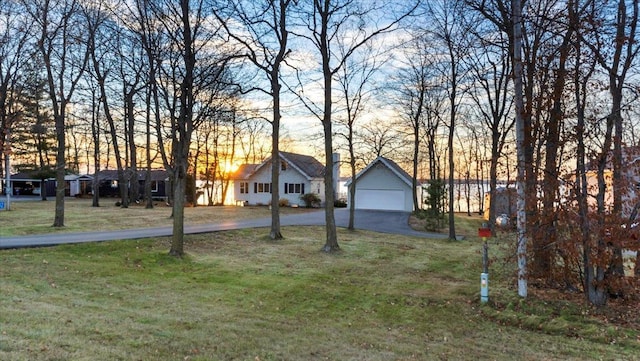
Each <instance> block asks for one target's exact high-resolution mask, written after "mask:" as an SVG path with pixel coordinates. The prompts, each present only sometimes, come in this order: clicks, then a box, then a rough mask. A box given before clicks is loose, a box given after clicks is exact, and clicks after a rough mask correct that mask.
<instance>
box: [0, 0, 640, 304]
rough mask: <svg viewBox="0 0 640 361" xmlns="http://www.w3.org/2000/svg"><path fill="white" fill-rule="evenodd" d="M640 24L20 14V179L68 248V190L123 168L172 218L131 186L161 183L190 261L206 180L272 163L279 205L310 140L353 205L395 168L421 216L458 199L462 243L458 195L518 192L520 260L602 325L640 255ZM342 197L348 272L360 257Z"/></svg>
mask: <svg viewBox="0 0 640 361" xmlns="http://www.w3.org/2000/svg"><path fill="white" fill-rule="evenodd" d="M520 14H521V16H520ZM637 20H638V2H637V1H629V0H627V1H625V0H598V1H596V0H563V1H559V0H535V1H534V0H522V1H507V0H453V1H444V0H442V1H441V0H436V1H424V0H423V1H421V0H416V1H409V2H407V1H378V0H368V1H365V0H309V1H294V0H259V1H241V0H225V1H222V0H192V1H188V0H181V1H169V0H134V1H118V0H112V1H102V2H93V1H83V0H45V1H34V0H7V1H3V2H2V4H1V5H0V121H1V126H2V132H1V133H0V147H1V148H0V149H1V150H2V153H3V154H5V166H4V167H0V168H2V170H1V172H3V173H4V172H7V171H8V170H9V167H10V166H9V159H10V155H11V158H13V159H14V166H13V167H14V168H18V166H22V167H24V168H28V169H32V170H38V171H40V172H42V174H43V176H44V174H45V173H46V174H51V175H52V176H53V175H55V177H56V179H57V184H58V187H57V190H56V212H55V218H54V226H58V227H61V226H63V225H64V184H65V182H64V175H65V174H66V172H68V171H75V172H79V171H80V168H81V167H82V166H84V167H86V169H87V170H89V169H93V170H94V171H96V172H97V171H98V170H100V169H106V168H109V167H115V169H117V171H118V184H119V185H120V192H121V193H120V198H121V204H122V206H123V207H127V206H128V204H129V202H131V201H132V200H136V199H137V197H138V196H137V195H138V194H144V195H145V196H144V200H146V204H147V206H148V207H152V206H153V203H152V202H151V201H150V200H151V190H150V188H149V189H145V190H142V191H140V190H138V189H136V187H137V182H130V180H131V177H133V176H135V177H137V174H138V170H139V169H140V170H142V171H145V172H146V174H147V177H149V174H150V171H151V169H153V168H154V167H157V166H161V167H163V168H165V169H166V170H167V171H168V172H169V174H170V176H171V184H172V192H171V194H172V195H171V204H172V207H173V212H172V213H173V215H172V216H173V225H174V234H173V237H172V240H173V242H172V245H171V249H170V253H171V254H174V255H176V256H180V255H182V254H183V253H184V247H183V224H184V222H183V218H184V213H183V209H184V207H185V204H186V203H185V202H187V201H193V200H194V195H193V194H192V192H193V191H192V190H191V189H192V188H191V187H189V186H188V184H189V179H198V180H203V181H205V182H207V184H213V183H215V182H216V181H220V180H222V181H223V182H222V184H226V186H227V187H228V186H229V182H228V177H229V169H230V168H231V165H232V164H234V163H236V162H238V161H240V162H246V163H256V162H259V161H261V160H262V159H264V158H265V157H266V156H268V155H271V157H272V159H273V160H275V161H274V162H272V175H271V176H272V182H273V183H274V184H278V179H279V169H280V167H279V164H278V160H279V157H278V152H279V151H280V150H281V149H282V147H287V146H289V144H291V143H290V140H291V139H292V138H293V139H294V140H296V141H300V140H301V139H299V138H301V137H304V139H303V141H305V142H309V143H311V144H313V145H314V146H315V147H317V149H316V150H315V151H316V153H317V154H319V155H323V156H324V157H325V164H326V167H327V169H331V168H332V163H333V159H332V154H333V153H334V152H336V151H339V152H341V153H342V154H346V157H344V159H345V165H344V167H343V168H345V169H348V170H349V173H350V176H351V177H352V182H353V184H354V185H355V181H356V179H355V175H356V174H357V172H358V171H359V170H361V169H362V168H363V167H364V166H365V165H366V164H367V163H368V162H370V161H371V160H372V159H374V158H375V157H377V156H389V157H393V158H394V159H396V160H398V162H399V163H400V164H402V165H403V166H404V167H405V169H407V170H409V173H410V174H411V175H412V176H413V179H414V187H413V188H414V207H415V208H416V209H420V208H424V207H425V205H424V204H422V201H421V199H420V197H419V194H418V191H417V189H418V183H419V181H420V180H422V181H424V180H427V182H428V183H431V184H446V185H447V187H446V197H445V200H446V201H445V202H436V204H438V205H437V207H438V208H440V207H442V208H445V209H442V211H443V212H444V213H445V214H447V215H448V219H447V220H448V222H447V224H448V233H449V237H450V238H451V239H456V233H455V219H454V213H455V211H456V209H455V208H454V203H455V202H454V199H456V197H459V195H457V194H455V193H454V189H455V187H454V184H455V183H456V182H458V181H460V180H464V183H465V184H466V185H465V189H467V192H468V193H467V197H470V196H469V195H468V194H470V193H471V192H470V188H471V187H478V189H479V192H478V193H479V194H480V195H482V193H483V192H484V188H483V187H482V186H481V184H483V182H484V180H488V181H489V184H490V187H489V189H490V191H489V192H490V197H492V198H493V197H495V192H496V189H497V188H498V185H499V184H500V183H506V184H507V185H509V184H515V183H516V182H515V181H516V180H517V181H518V182H517V183H518V185H519V187H518V189H519V191H520V194H521V197H520V198H521V203H520V206H521V207H520V208H521V209H520V210H521V212H519V213H518V214H517V215H516V214H513V215H511V216H512V218H513V221H514V223H516V222H515V221H516V219H517V220H518V222H517V224H518V235H519V236H518V241H517V243H518V245H521V246H524V245H526V244H528V245H530V247H529V249H525V248H524V247H523V248H520V247H518V249H519V250H520V252H526V254H523V255H520V256H523V257H522V258H521V261H523V262H525V261H526V260H529V261H530V262H528V263H529V267H528V268H527V269H526V271H524V272H523V273H522V274H521V275H520V276H519V278H520V279H523V278H526V279H528V280H531V281H534V282H535V283H536V284H538V285H541V286H545V287H559V288H569V289H580V290H582V291H584V293H585V295H586V296H587V299H588V300H589V301H590V302H593V303H594V304H599V305H602V304H605V303H606V301H607V299H608V297H610V296H612V295H624V294H625V293H629V292H630V286H629V283H628V282H627V280H628V278H626V277H624V271H625V265H624V264H623V252H625V250H635V249H637V248H638V247H637V241H636V240H634V238H633V229H634V227H633V226H634V225H635V221H636V220H635V215H636V213H637V209H638V208H640V207H639V206H638V205H637V199H636V197H635V190H636V187H637V186H638V184H640V179H636V178H635V177H636V174H637V172H636V171H634V169H635V163H634V162H635V159H636V158H637V157H638V155H640V148H639V147H638V144H637V143H638V139H637V134H636V133H637V130H636V129H637V127H636V125H637V122H636V121H635V119H636V116H637V108H636V107H634V102H635V100H636V96H637V94H638V74H636V70H635V69H636V68H637V66H636V65H637V64H636V62H637V58H636V54H637V51H638V46H637V44H636V43H637V42H636V28H637ZM516 29H517V30H519V31H515V30H516ZM516 75H517V77H516ZM290 119H298V120H300V121H299V123H300V125H302V124H314V125H313V126H314V127H315V126H317V130H318V131H317V132H313V131H312V132H308V131H301V130H296V129H295V127H296V126H295V124H294V123H293V122H291V121H290ZM285 123H286V124H289V126H291V127H292V128H291V129H290V131H291V132H295V133H296V134H295V135H292V134H288V135H287V134H285V135H284V136H283V135H282V134H281V133H282V130H283V129H285V128H283V124H285ZM292 124H293V125H292ZM314 129H316V128H314ZM296 138H298V139H296ZM264 139H269V141H267V142H265V141H263V140H264ZM16 162H17V163H16ZM114 163H115V164H114ZM47 172H48V173H47ZM3 173H0V175H2V174H3ZM516 174H517V175H518V176H516ZM332 177H333V174H332V172H326V175H325V186H326V189H325V194H326V197H327V198H326V207H325V212H326V213H325V214H326V223H327V227H326V229H327V233H326V243H325V246H324V247H323V250H325V251H327V252H332V251H336V250H338V249H339V245H338V239H337V234H336V231H335V219H334V216H333V203H334V200H335V199H334V190H333V189H332V185H333V184H334V182H333V179H332ZM148 179H149V178H148ZM225 181H226V183H225ZM443 181H444V182H443ZM127 184H131V186H127ZM145 185H147V186H148V187H150V185H151V182H145ZM95 189H97V187H94V190H95ZM225 193H226V192H224V191H223V192H222V194H225ZM98 196H99V195H98V194H97V192H94V201H93V202H94V205H95V206H98V205H99V198H98ZM348 197H349V198H350V199H351V200H353V199H355V186H354V187H352V188H351V189H350V193H349V195H348ZM134 198H135V199H134ZM210 199H212V197H210ZM278 201H279V193H278V187H274V189H273V192H272V201H271V205H272V223H271V228H270V237H271V238H272V239H279V238H282V237H283V235H282V232H281V229H280V220H279V202H278ZM211 202H213V201H211ZM221 202H222V203H223V202H224V199H222V200H221ZM349 203H350V205H351V207H352V208H351V210H350V211H351V212H350V222H349V227H350V228H353V224H354V222H353V220H354V217H355V212H354V210H353V205H354V202H353V201H351V202H349ZM495 203H496V202H491V203H490V209H489V224H490V226H491V227H494V225H495V220H496V217H497V216H498V214H497V210H496V208H495ZM478 204H480V205H481V206H480V208H479V209H478V212H482V200H478ZM428 206H429V205H426V207H428ZM525 263H526V262H525ZM522 266H524V264H523V265H522ZM639 272H640V267H638V266H636V268H635V273H636V276H637V275H638V273H639ZM524 295H526V293H525V294H523V296H524Z"/></svg>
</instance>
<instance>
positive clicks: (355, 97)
mask: <svg viewBox="0 0 640 361" xmlns="http://www.w3.org/2000/svg"><path fill="white" fill-rule="evenodd" d="M339 43H340V45H342V46H339V48H340V51H341V52H342V53H344V51H345V50H346V49H345V48H344V46H343V45H344V44H342V42H339ZM379 52H380V50H378V53H375V52H374V49H373V47H372V46H371V45H368V46H365V47H363V48H362V51H361V54H358V58H359V59H357V60H356V59H355V57H352V58H350V59H349V60H348V61H347V62H346V63H345V65H344V66H343V67H342V69H341V71H340V72H338V73H337V83H338V86H339V89H340V93H341V98H342V99H341V103H342V107H343V109H342V112H341V113H343V114H344V116H341V117H339V118H338V122H339V124H340V125H342V126H344V127H345V128H346V129H345V131H344V133H343V132H337V134H338V135H339V136H341V137H342V138H344V140H345V141H346V143H347V144H346V147H347V151H348V153H349V168H350V170H351V174H350V176H351V183H350V187H349V202H348V203H349V223H348V226H347V228H348V229H349V230H354V229H355V201H356V182H357V179H356V171H357V161H358V159H359V154H356V148H357V143H356V142H357V138H356V129H357V127H356V121H357V120H359V119H360V118H361V117H362V113H363V112H364V110H365V108H366V103H367V102H368V101H370V100H371V92H372V89H370V88H369V86H370V84H369V83H371V82H372V81H373V79H372V78H373V77H374V75H375V74H376V72H377V71H378V70H379V67H380V65H381V63H383V62H384V60H382V59H379V58H380V57H381V56H380V54H379ZM343 55H344V54H343Z"/></svg>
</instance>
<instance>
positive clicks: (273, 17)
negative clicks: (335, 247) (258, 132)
mask: <svg viewBox="0 0 640 361" xmlns="http://www.w3.org/2000/svg"><path fill="white" fill-rule="evenodd" d="M230 6H231V7H232V10H233V14H232V16H233V17H234V18H235V19H238V20H239V21H240V23H241V24H242V25H243V26H244V28H243V30H244V31H245V32H247V33H248V36H242V35H239V34H236V31H235V30H232V29H231V28H230V27H229V26H228V22H227V21H225V19H222V18H221V17H219V18H218V19H219V21H220V23H221V24H223V26H224V27H225V29H226V30H227V32H228V33H229V35H230V36H231V37H232V38H233V39H235V40H236V41H237V42H238V43H239V44H240V45H241V46H242V49H243V50H242V51H243V52H244V56H245V57H246V59H248V60H249V61H250V62H251V63H252V64H253V65H254V66H255V67H257V68H258V69H259V70H260V71H261V72H262V73H264V75H265V76H266V78H267V80H268V82H269V87H268V88H264V87H259V86H257V87H253V88H252V89H251V90H258V91H260V92H263V93H265V94H267V95H269V96H270V97H271V100H272V115H271V121H270V122H271V129H272V134H271V184H272V187H271V231H270V233H269V237H270V238H271V239H273V240H276V239H282V232H281V229H280V204H279V201H280V120H281V118H282V114H281V109H280V103H281V95H280V93H281V89H282V85H281V83H280V77H281V74H280V72H281V68H282V64H283V62H284V61H285V57H286V56H287V54H288V52H289V49H288V42H289V29H288V27H289V20H288V17H289V13H290V11H291V7H292V6H293V2H292V1H291V0H262V1H259V2H257V1H254V2H250V3H247V2H244V1H231V2H230ZM216 14H218V13H217V12H216ZM218 16H219V15H218Z"/></svg>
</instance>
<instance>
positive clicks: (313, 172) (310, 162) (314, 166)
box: [232, 152, 325, 180]
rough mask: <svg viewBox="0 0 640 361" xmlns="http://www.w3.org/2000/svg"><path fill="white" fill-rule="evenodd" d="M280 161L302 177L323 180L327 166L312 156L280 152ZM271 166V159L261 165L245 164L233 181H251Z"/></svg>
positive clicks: (234, 175)
mask: <svg viewBox="0 0 640 361" xmlns="http://www.w3.org/2000/svg"><path fill="white" fill-rule="evenodd" d="M280 159H281V160H282V161H284V162H286V163H287V165H288V166H290V167H293V168H294V169H296V170H297V171H298V172H300V173H301V174H302V175H304V176H305V177H307V178H308V179H311V178H321V177H323V176H324V171H325V166H324V165H322V163H320V162H319V161H318V160H317V159H315V158H314V157H312V156H309V155H304V154H296V153H289V152H280ZM268 164H271V157H269V158H267V159H266V160H265V161H264V162H262V163H260V164H243V165H241V166H240V167H239V168H238V170H236V172H235V173H234V174H233V176H232V179H236V180H239V179H249V178H250V177H251V176H252V175H253V174H255V173H256V172H257V171H258V170H260V169H261V168H263V167H265V166H266V165H268Z"/></svg>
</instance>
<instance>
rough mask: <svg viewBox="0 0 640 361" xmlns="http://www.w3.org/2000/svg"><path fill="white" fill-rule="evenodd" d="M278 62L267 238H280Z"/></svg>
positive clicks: (274, 82) (274, 76)
mask: <svg viewBox="0 0 640 361" xmlns="http://www.w3.org/2000/svg"><path fill="white" fill-rule="evenodd" d="M279 66H280V64H279V63H277V64H276V65H274V67H273V71H272V72H271V74H270V75H271V92H272V95H273V120H272V123H271V126H272V131H273V133H272V135H271V231H270V233H269V238H271V239H272V240H276V239H282V238H283V237H282V233H281V231H280V162H281V159H280V117H281V115H280V82H279V76H280V67H279Z"/></svg>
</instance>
